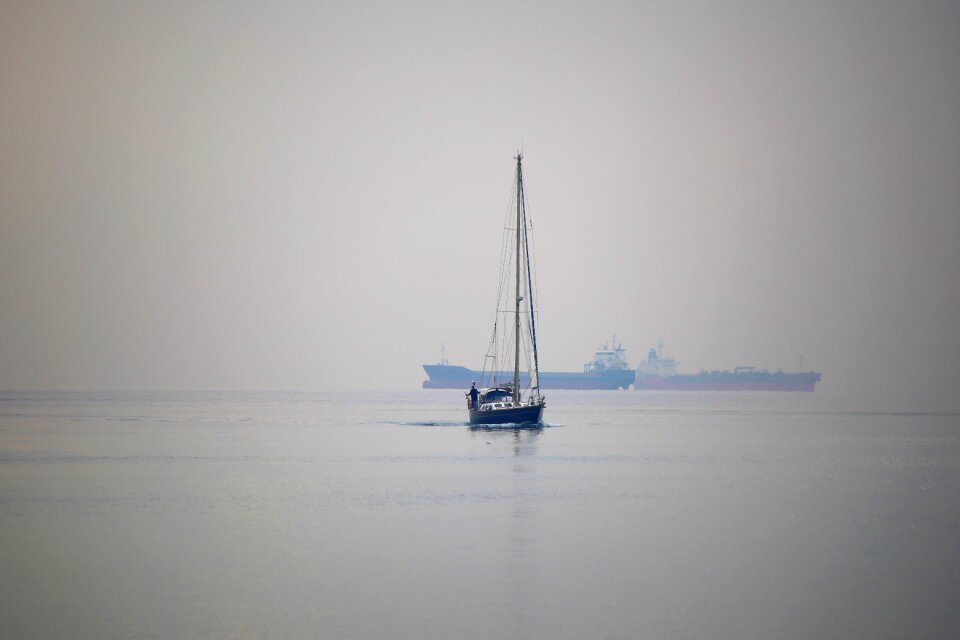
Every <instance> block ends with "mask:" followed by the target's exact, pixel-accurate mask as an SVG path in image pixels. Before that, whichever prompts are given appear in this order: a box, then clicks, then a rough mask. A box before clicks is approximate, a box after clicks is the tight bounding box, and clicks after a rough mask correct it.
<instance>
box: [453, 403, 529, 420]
mask: <svg viewBox="0 0 960 640" xmlns="http://www.w3.org/2000/svg"><path fill="white" fill-rule="evenodd" d="M469 411H470V424H539V423H540V419H541V418H542V417H543V405H534V406H532V407H510V408H508V409H490V410H489V411H480V410H479V409H470V410H469Z"/></svg>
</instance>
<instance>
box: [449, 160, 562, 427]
mask: <svg viewBox="0 0 960 640" xmlns="http://www.w3.org/2000/svg"><path fill="white" fill-rule="evenodd" d="M514 159H515V160H516V161H517V169H516V178H515V185H514V186H515V191H516V205H517V206H516V212H515V219H514V212H513V210H512V209H513V208H512V207H511V211H510V214H509V215H508V216H507V222H506V224H505V225H504V233H505V236H504V242H503V255H502V256H501V261H500V283H499V293H498V295H497V318H496V320H495V321H494V323H493V336H492V337H491V339H490V348H489V349H488V350H487V355H486V357H485V358H484V366H483V380H482V382H483V383H484V384H485V385H486V386H485V387H484V388H482V389H477V388H476V386H475V385H474V387H471V389H470V391H468V392H467V410H468V411H469V414H470V424H471V425H478V424H482V425H492V424H506V425H531V424H540V421H541V419H542V418H543V409H544V407H546V406H547V403H546V399H545V398H544V397H543V395H542V394H541V393H540V376H539V359H538V353H537V322H536V321H537V310H536V305H535V304H534V293H535V287H534V283H535V280H534V274H533V270H532V268H531V267H532V262H531V259H530V223H529V220H528V216H527V207H526V198H525V195H524V191H523V154H520V153H518V154H517V155H516V156H515V157H514ZM511 281H512V282H511ZM511 325H512V326H511ZM521 355H523V361H524V365H525V367H526V370H527V373H528V375H527V380H528V381H529V386H528V387H527V388H526V389H521V387H520V362H521ZM508 362H509V363H510V364H512V365H513V367H512V368H513V371H512V372H510V371H509V369H507V370H504V369H505V368H506V366H507V363H508ZM500 363H503V365H504V366H500ZM511 373H512V378H511V377H510V374H511ZM524 396H526V397H524Z"/></svg>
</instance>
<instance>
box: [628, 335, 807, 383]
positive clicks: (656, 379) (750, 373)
mask: <svg viewBox="0 0 960 640" xmlns="http://www.w3.org/2000/svg"><path fill="white" fill-rule="evenodd" d="M820 375H821V374H819V373H817V372H815V371H807V372H798V373H785V372H783V371H775V372H770V371H766V370H760V369H757V368H756V367H737V368H735V369H734V370H733V371H701V372H700V373H677V362H676V360H674V359H673V358H664V357H663V345H660V348H659V350H658V349H650V351H649V353H647V361H646V362H641V363H640V364H639V365H637V369H636V377H635V378H634V382H633V388H634V389H658V390H670V391H813V390H814V387H815V386H816V384H817V382H819V381H820Z"/></svg>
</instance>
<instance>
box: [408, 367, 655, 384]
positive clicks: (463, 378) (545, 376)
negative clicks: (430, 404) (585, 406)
mask: <svg viewBox="0 0 960 640" xmlns="http://www.w3.org/2000/svg"><path fill="white" fill-rule="evenodd" d="M423 369H424V371H426V372H427V377H428V379H427V380H424V381H423V388H424V389H469V388H470V384H471V383H472V382H474V381H476V382H477V383H478V384H483V382H484V380H486V379H487V378H489V376H490V373H489V372H488V373H487V374H486V376H484V374H483V372H481V371H473V370H471V369H467V368H466V367H459V366H456V365H445V364H425V365H423ZM635 373H636V372H635V371H633V370H632V369H610V370H606V371H597V372H590V373H561V372H549V371H542V372H540V388H541V389H542V390H544V391H549V390H551V389H584V390H589V389H593V390H598V389H627V388H629V387H630V385H631V384H633V378H634V375H635ZM495 377H496V378H498V379H500V380H508V379H512V378H513V373H512V372H501V373H498V374H496V376H495ZM529 384H530V378H529V376H528V375H527V374H526V373H521V374H520V386H521V388H524V387H527V386H529Z"/></svg>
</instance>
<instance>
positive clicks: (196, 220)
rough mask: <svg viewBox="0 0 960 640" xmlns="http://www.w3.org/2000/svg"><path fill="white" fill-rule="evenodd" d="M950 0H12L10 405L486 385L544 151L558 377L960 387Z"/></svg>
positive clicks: (549, 320) (7, 38)
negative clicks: (672, 373)
mask: <svg viewBox="0 0 960 640" xmlns="http://www.w3.org/2000/svg"><path fill="white" fill-rule="evenodd" d="M958 34H960V7H958V4H957V3H955V2H940V3H938V2H902V3H889V2H876V1H869V2H782V3H777V2H766V1H765V2H756V3H747V2H736V3H714V2H702V3H682V2H662V3H656V2H630V3H616V4H614V3H594V2H589V3H588V2H577V3H560V2H548V3H542V4H534V3H515V2H511V3H382V4H381V3H342V2H340V3H314V2H303V3H262V2H261V3H254V2H251V3H240V2H224V3H214V2H204V3H196V2H186V3H176V2H64V3H45V2H35V1H29V2H10V1H5V2H3V3H2V4H0V91H2V99H0V388H6V389H11V388H15V389H23V388H71V389H99V388H206V389H210V388H265V389H307V390H313V389H353V388H357V389H360V388H368V389H415V388H418V387H419V384H420V382H421V380H422V379H423V377H424V376H423V372H422V370H421V369H420V365H421V364H422V363H424V362H434V361H437V360H438V359H439V355H440V354H439V350H440V343H441V341H442V342H444V343H445V344H446V347H447V357H448V358H449V359H450V360H451V361H452V362H454V363H461V364H464V365H467V366H471V367H479V366H480V365H481V364H482V358H483V354H484V351H485V348H486V345H487V341H488V338H489V334H490V328H491V325H492V322H493V319H494V308H493V307H494V304H495V301H496V274H497V268H498V265H499V256H498V251H499V247H500V234H501V229H500V226H501V222H502V220H503V217H504V214H505V211H506V207H507V206H509V203H508V199H509V196H510V191H511V180H512V172H513V160H512V157H513V155H514V153H515V152H516V150H517V149H518V148H520V147H522V148H523V150H524V153H525V175H526V178H527V192H528V196H529V205H530V211H531V214H532V217H533V221H534V225H535V231H534V232H535V239H536V252H537V260H538V274H539V291H540V311H541V318H540V327H539V334H540V349H541V350H540V356H541V364H542V368H543V369H545V370H578V369H580V367H581V366H582V364H583V362H585V361H586V360H588V359H589V357H590V356H591V354H592V351H593V350H594V349H595V347H596V346H597V344H598V343H600V342H602V341H603V340H604V339H606V338H607V337H608V336H609V334H611V333H613V332H616V333H617V335H618V337H619V338H620V339H621V340H622V342H623V343H624V346H626V347H627V348H628V350H629V352H628V355H629V358H630V361H631V364H632V363H635V362H636V360H637V359H638V358H639V357H640V356H641V355H642V354H643V353H644V352H645V351H646V349H647V348H649V347H650V346H652V345H653V344H655V343H656V342H657V340H661V339H662V340H663V341H664V342H665V344H666V351H667V352H668V353H669V354H671V355H673V356H675V357H676V358H677V359H678V360H679V362H680V368H681V370H686V371H697V370H699V369H701V368H706V369H715V368H731V367H733V366H736V365H742V364H752V365H757V366H764V367H769V368H772V369H776V368H781V367H782V368H785V369H794V368H796V367H797V363H798V357H799V356H800V355H801V354H802V355H803V356H804V365H805V368H807V369H815V370H817V371H822V372H823V373H824V378H823V381H822V383H821V385H820V387H819V388H820V389H822V390H824V391H825V392H835V393H847V392H849V393H857V392H862V391H864V390H868V389H873V390H878V391H880V392H882V393H896V394H901V395H903V394H906V395H908V396H911V395H913V396H916V397H918V398H919V397H922V396H924V395H927V394H934V395H939V396H940V397H946V398H953V397H954V396H956V395H957V393H956V392H955V389H957V388H958V384H960V333H958V329H957V324H958V320H960V44H958V43H960V37H958Z"/></svg>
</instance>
